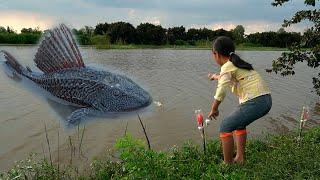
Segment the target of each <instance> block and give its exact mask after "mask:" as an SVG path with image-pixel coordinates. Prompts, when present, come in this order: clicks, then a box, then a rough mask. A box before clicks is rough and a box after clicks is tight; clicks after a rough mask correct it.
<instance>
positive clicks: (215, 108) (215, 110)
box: [208, 99, 221, 119]
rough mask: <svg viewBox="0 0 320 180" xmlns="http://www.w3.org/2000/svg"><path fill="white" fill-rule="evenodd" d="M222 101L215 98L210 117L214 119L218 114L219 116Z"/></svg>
mask: <svg viewBox="0 0 320 180" xmlns="http://www.w3.org/2000/svg"><path fill="white" fill-rule="evenodd" d="M220 103H221V101H218V100H216V99H214V100H213V102H212V106H211V111H210V113H209V114H208V118H210V119H212V118H214V119H215V118H216V117H217V116H219V110H218V108H219V105H220Z"/></svg>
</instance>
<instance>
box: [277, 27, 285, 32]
mask: <svg viewBox="0 0 320 180" xmlns="http://www.w3.org/2000/svg"><path fill="white" fill-rule="evenodd" d="M285 32H286V30H285V29H284V28H283V27H281V28H280V29H279V30H278V31H277V33H285Z"/></svg>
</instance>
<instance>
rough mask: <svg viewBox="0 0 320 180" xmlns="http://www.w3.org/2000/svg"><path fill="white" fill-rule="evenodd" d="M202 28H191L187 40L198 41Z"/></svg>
mask: <svg viewBox="0 0 320 180" xmlns="http://www.w3.org/2000/svg"><path fill="white" fill-rule="evenodd" d="M200 39H201V37H200V30H199V29H194V28H191V29H189V30H188V31H187V40H189V41H197V40H200Z"/></svg>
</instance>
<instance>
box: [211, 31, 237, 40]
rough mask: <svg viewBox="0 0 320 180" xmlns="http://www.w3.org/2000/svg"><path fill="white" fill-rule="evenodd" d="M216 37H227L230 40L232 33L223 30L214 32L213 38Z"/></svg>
mask: <svg viewBox="0 0 320 180" xmlns="http://www.w3.org/2000/svg"><path fill="white" fill-rule="evenodd" d="M217 36H227V37H230V38H231V39H234V38H233V34H232V32H231V31H227V30H224V29H218V30H215V37H217Z"/></svg>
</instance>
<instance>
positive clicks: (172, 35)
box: [167, 26, 187, 44]
mask: <svg viewBox="0 0 320 180" xmlns="http://www.w3.org/2000/svg"><path fill="white" fill-rule="evenodd" d="M186 35H187V34H186V28H185V27H183V26H180V27H173V28H169V29H168V32H167V37H168V41H169V44H175V42H176V41H177V40H183V41H184V40H186Z"/></svg>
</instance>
